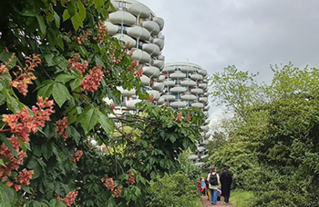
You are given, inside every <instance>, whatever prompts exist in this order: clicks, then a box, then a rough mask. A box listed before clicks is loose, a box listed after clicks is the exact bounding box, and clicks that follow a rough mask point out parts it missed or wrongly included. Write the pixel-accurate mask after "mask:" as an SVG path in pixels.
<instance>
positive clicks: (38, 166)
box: [0, 0, 200, 207]
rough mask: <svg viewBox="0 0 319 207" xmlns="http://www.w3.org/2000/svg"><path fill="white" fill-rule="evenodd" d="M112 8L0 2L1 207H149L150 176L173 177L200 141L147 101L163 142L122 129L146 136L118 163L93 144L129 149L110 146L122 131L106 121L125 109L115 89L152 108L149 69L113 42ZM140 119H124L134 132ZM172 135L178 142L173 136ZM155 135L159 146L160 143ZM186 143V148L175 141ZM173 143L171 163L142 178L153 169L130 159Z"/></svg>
mask: <svg viewBox="0 0 319 207" xmlns="http://www.w3.org/2000/svg"><path fill="white" fill-rule="evenodd" d="M109 9H112V5H111V4H110V2H109V1H104V0H33V1H20V0H10V1H8V0H3V1H0V13H1V15H0V25H1V28H0V91H1V93H0V111H1V120H0V132H1V133H0V140H1V142H0V144H1V147H0V178H1V183H0V194H1V195H0V199H2V200H0V207H2V206H10V205H18V206H20V205H21V206H23V205H26V206H28V207H29V206H50V207H51V206H56V207H59V206H76V205H78V206H132V205H134V206H143V203H142V201H143V199H138V198H139V197H141V196H142V195H143V190H144V189H145V185H147V181H146V179H150V178H152V177H153V176H151V175H150V173H152V172H153V173H155V172H158V171H168V170H170V169H172V167H173V165H174V164H173V162H174V156H175V154H174V153H178V152H179V151H180V148H179V147H181V149H182V148H187V147H189V146H194V145H193V144H194V140H195V139H196V137H199V133H198V131H199V130H198V126H196V125H194V123H191V122H190V120H191V119H192V118H191V117H190V116H188V115H187V112H183V113H182V114H176V113H175V112H174V111H172V110H166V109H165V110H164V111H163V112H162V113H158V110H162V109H159V108H158V107H155V106H152V105H151V104H150V103H147V102H145V104H148V105H144V106H142V108H144V109H146V108H148V109H146V111H145V112H146V113H147V114H149V116H147V117H148V118H147V117H146V118H147V119H148V120H152V122H150V123H153V124H154V123H155V122H156V121H157V122H158V123H162V124H163V126H162V127H161V129H162V134H158V133H149V131H150V130H151V131H154V130H155V129H151V128H150V127H151V126H150V125H148V127H149V128H148V129H149V130H147V131H145V132H146V133H145V134H144V135H143V134H141V132H143V129H142V128H140V127H141V126H142V125H134V124H128V122H127V121H126V120H121V122H123V124H127V125H129V126H130V127H132V128H138V129H137V130H140V131H141V132H140V133H139V136H140V139H138V138H137V136H136V135H135V138H134V139H135V141H134V142H133V143H134V146H135V145H136V147H135V148H131V147H128V148H127V149H125V150H124V151H123V152H125V153H127V154H117V153H116V150H113V151H112V152H111V151H107V152H105V151H103V150H98V149H96V148H95V147H94V146H92V144H91V143H90V141H89V140H90V139H96V140H98V142H99V144H102V143H104V144H106V146H105V150H107V148H108V147H112V148H114V149H117V148H119V147H122V145H121V143H119V144H116V142H113V140H114V139H117V137H114V136H113V135H112V133H113V131H114V129H115V127H116V125H115V124H114V122H113V121H112V120H111V119H109V117H108V114H112V113H114V112H113V109H114V107H115V106H116V105H120V103H121V100H120V99H121V92H120V91H119V90H118V89H117V87H118V86H121V87H122V88H124V89H128V90H129V89H133V88H135V90H136V95H138V96H139V98H141V99H146V100H148V101H149V102H152V101H153V98H152V97H149V95H148V94H147V93H146V92H145V90H144V89H143V87H141V82H140V77H141V76H142V74H143V69H142V68H139V67H138V62H137V61H133V60H132V59H131V57H130V55H131V54H132V51H130V50H129V49H130V47H129V45H124V44H123V43H122V42H119V41H117V40H116V39H113V38H111V37H110V36H109V35H108V34H107V28H106V27H105V26H104V24H103V21H104V20H106V18H107V16H108V10H109ZM105 97H108V98H109V99H111V100H113V103H112V104H110V105H108V104H107V103H106V102H104V101H103V98H105ZM142 108H141V109H142ZM180 113H181V112H180ZM192 113H193V112H192ZM174 114H175V115H174ZM195 114H196V116H197V115H198V116H199V117H200V115H199V113H197V112H196V113H195V112H194V115H195ZM159 116H163V117H165V116H171V118H170V119H167V120H165V119H163V118H159ZM187 116H188V118H185V117H187ZM154 118H155V119H156V121H155V122H154ZM193 118H194V117H193ZM141 119H143V117H138V116H137V115H136V116H135V115H129V114H128V115H127V120H131V121H132V122H135V123H137V122H138V121H139V120H141ZM147 119H146V120H144V121H143V123H146V122H147V121H148V120H147ZM185 120H187V121H185ZM184 121H185V122H184ZM141 123H142V122H141ZM186 123H188V124H186ZM196 123H198V122H196ZM185 124H186V125H185ZM159 125H160V124H157V125H153V126H159ZM172 126H174V130H175V132H174V133H173V134H174V135H172V134H170V137H166V135H165V134H166V132H169V131H170V130H172ZM184 127H186V128H187V129H184V130H185V131H180V130H182V128H184ZM117 130H120V129H117ZM163 133H164V134H163ZM177 133H181V134H182V135H181V136H177V135H176V134H177ZM168 134H169V133H168ZM153 135H156V137H158V136H161V137H162V140H160V139H157V141H158V142H153V141H152V136H153ZM188 135H190V136H188ZM126 137H127V135H125V134H122V135H121V136H120V139H125V138H126ZM179 138H187V139H185V140H186V141H185V140H184V141H183V140H179V141H177V142H176V141H175V140H174V139H179ZM168 139H169V140H170V142H172V143H175V144H174V145H173V146H174V147H172V148H170V149H168V150H166V149H161V150H160V151H161V152H159V151H158V153H159V154H161V153H163V154H167V156H164V157H165V159H166V161H165V162H164V163H157V164H156V165H154V167H152V168H150V169H147V170H146V171H143V170H142V168H143V167H144V166H142V165H138V164H137V163H138V162H140V161H141V162H142V163H149V164H150V165H151V164H152V163H154V161H153V160H149V159H148V158H147V156H146V155H145V154H143V155H142V156H139V155H136V157H138V158H139V160H135V159H136V158H134V157H133V156H131V155H132V154H135V152H136V153H137V150H142V151H147V150H151V151H153V152H154V153H155V152H157V151H156V148H157V147H160V145H159V142H161V141H164V143H165V142H166V141H167V140H168ZM125 140H126V139H125ZM127 143H128V144H131V142H127ZM145 143H146V145H145ZM132 146H133V145H132ZM148 147H149V148H150V149H148ZM151 148H152V149H151ZM153 148H154V149H153ZM147 152H148V151H147ZM153 155H154V156H155V155H156V156H157V155H158V154H153ZM161 158H162V157H161V156H160V155H158V157H157V159H158V160H156V162H159V161H160V160H159V159H161ZM131 161H132V162H131Z"/></svg>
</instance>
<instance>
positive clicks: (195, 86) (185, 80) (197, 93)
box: [160, 62, 211, 166]
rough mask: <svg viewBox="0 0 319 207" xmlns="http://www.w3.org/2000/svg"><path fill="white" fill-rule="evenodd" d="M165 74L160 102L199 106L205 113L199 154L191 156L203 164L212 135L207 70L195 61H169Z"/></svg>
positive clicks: (175, 105)
mask: <svg viewBox="0 0 319 207" xmlns="http://www.w3.org/2000/svg"><path fill="white" fill-rule="evenodd" d="M162 73H163V75H164V76H165V81H164V86H165V88H164V94H163V95H162V96H161V98H160V102H163V105H166V106H167V107H172V108H175V109H183V108H188V107H195V108H199V109H201V110H202V111H203V113H204V114H205V118H206V120H205V123H204V124H203V125H202V126H201V129H202V132H201V136H202V140H201V141H200V142H198V143H197V155H196V156H195V155H194V156H190V159H193V160H194V162H195V165H198V166H203V165H205V163H203V162H202V159H204V158H206V157H207V156H208V155H207V150H206V145H207V144H208V141H207V139H208V138H209V137H210V135H211V133H210V132H209V126H208V124H209V119H208V110H209V106H208V88H207V83H208V80H207V71H206V70H204V69H203V68H202V67H201V66H199V65H196V64H193V63H183V62H176V63H168V64H165V67H164V69H163V71H162Z"/></svg>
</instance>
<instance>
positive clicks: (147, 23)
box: [105, 0, 165, 114]
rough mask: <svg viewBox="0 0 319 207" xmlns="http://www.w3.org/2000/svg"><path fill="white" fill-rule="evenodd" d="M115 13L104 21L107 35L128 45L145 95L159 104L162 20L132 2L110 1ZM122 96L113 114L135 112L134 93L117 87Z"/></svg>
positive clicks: (162, 45) (162, 43)
mask: <svg viewBox="0 0 319 207" xmlns="http://www.w3.org/2000/svg"><path fill="white" fill-rule="evenodd" d="M111 3H112V4H113V6H114V8H115V11H110V14H109V18H108V19H107V21H106V22H105V25H106V26H107V31H108V33H109V35H110V36H112V37H115V38H117V39H119V40H122V41H124V42H125V43H129V45H130V48H131V49H132V51H133V53H132V58H133V59H135V60H138V62H139V67H140V68H142V69H143V76H142V77H141V81H142V82H143V84H144V85H145V89H146V90H147V92H148V93H149V94H150V96H152V97H153V98H154V102H156V103H157V102H158V101H159V98H160V94H161V92H162V91H163V89H164V80H165V77H164V75H161V71H162V70H163V68H164V59H165V57H164V56H163V55H162V52H161V51H162V49H163V47H164V36H163V35H162V33H161V31H162V29H163V27H164V20H163V19H162V18H160V17H157V16H156V15H155V14H154V12H152V10H151V9H150V8H148V7H147V6H145V5H144V4H142V3H140V2H138V1H135V0H111ZM118 89H119V90H120V91H121V92H122V94H123V96H122V104H121V106H116V108H115V113H117V114H122V113H123V112H125V111H128V110H134V109H135V104H136V103H138V102H140V101H141V100H140V99H138V97H136V95H135V90H131V91H128V90H123V89H122V88H118Z"/></svg>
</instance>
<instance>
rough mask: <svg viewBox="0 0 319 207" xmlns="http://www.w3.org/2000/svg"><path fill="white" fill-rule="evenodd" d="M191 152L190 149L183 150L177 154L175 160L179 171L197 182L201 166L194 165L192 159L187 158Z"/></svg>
mask: <svg viewBox="0 0 319 207" xmlns="http://www.w3.org/2000/svg"><path fill="white" fill-rule="evenodd" d="M192 154H193V153H192V152H191V151H188V150H185V151H183V152H182V153H181V154H180V155H179V156H178V160H177V161H178V163H179V165H180V169H179V171H180V172H183V174H185V175H187V177H188V178H189V179H190V180H192V181H194V182H195V183H197V182H198V179H199V178H200V177H201V173H202V168H201V167H198V166H196V165H194V163H193V161H191V160H189V159H188V157H189V156H190V155H192Z"/></svg>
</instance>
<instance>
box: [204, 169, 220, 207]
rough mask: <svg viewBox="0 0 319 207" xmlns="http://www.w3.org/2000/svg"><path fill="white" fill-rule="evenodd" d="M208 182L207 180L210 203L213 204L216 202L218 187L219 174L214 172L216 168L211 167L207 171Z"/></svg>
mask: <svg viewBox="0 0 319 207" xmlns="http://www.w3.org/2000/svg"><path fill="white" fill-rule="evenodd" d="M207 177H208V182H209V185H208V186H209V189H210V195H211V200H210V201H211V203H212V204H213V205H216V203H217V190H218V187H219V183H220V181H219V175H218V174H217V173H216V168H214V167H213V168H212V169H210V171H209V174H208V176H207Z"/></svg>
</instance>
